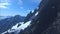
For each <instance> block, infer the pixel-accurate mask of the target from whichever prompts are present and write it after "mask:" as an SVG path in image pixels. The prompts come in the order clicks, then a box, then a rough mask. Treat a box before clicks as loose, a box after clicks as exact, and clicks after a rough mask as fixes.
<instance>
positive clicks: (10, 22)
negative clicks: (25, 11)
mask: <svg viewBox="0 0 60 34" xmlns="http://www.w3.org/2000/svg"><path fill="white" fill-rule="evenodd" d="M24 18H25V17H24V16H20V15H16V16H14V17H7V18H5V19H2V20H0V33H2V32H5V31H6V30H8V29H10V28H11V27H12V26H14V25H16V24H17V23H19V22H23V21H24Z"/></svg>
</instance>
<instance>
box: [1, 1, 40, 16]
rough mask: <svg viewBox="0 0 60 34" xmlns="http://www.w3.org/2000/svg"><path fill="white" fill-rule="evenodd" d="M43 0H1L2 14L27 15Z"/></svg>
mask: <svg viewBox="0 0 60 34" xmlns="http://www.w3.org/2000/svg"><path fill="white" fill-rule="evenodd" d="M40 1H41V0H0V16H14V15H21V16H26V15H27V14H28V13H29V12H30V10H34V9H35V8H37V7H38V5H39V3H40Z"/></svg>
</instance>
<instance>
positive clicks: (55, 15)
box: [19, 0, 60, 34]
mask: <svg viewBox="0 0 60 34" xmlns="http://www.w3.org/2000/svg"><path fill="white" fill-rule="evenodd" d="M38 7H39V9H38V11H37V12H36V13H35V15H36V16H34V15H33V16H31V18H32V17H34V18H32V22H31V25H30V26H29V27H27V28H26V29H25V30H24V31H21V32H20V33H22V34H60V24H59V23H60V0H42V2H41V3H40V4H39V6H38ZM29 19H30V18H29ZM20 33H19V34H20Z"/></svg>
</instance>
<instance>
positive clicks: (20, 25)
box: [2, 21, 31, 34]
mask: <svg viewBox="0 0 60 34" xmlns="http://www.w3.org/2000/svg"><path fill="white" fill-rule="evenodd" d="M30 23H31V21H28V22H26V23H24V22H22V23H21V22H20V23H17V24H16V25H15V26H13V27H12V28H11V29H9V30H8V31H5V32H3V33H2V34H5V33H7V32H8V33H12V32H15V34H18V33H19V32H20V30H24V29H25V28H27V27H28V26H29V25H30Z"/></svg>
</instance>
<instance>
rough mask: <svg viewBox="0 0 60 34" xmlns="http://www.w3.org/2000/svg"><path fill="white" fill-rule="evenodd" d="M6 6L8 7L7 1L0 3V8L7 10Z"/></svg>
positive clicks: (3, 0) (2, 0)
mask: <svg viewBox="0 0 60 34" xmlns="http://www.w3.org/2000/svg"><path fill="white" fill-rule="evenodd" d="M8 5H10V3H9V0H1V1H0V8H7V6H8Z"/></svg>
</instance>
